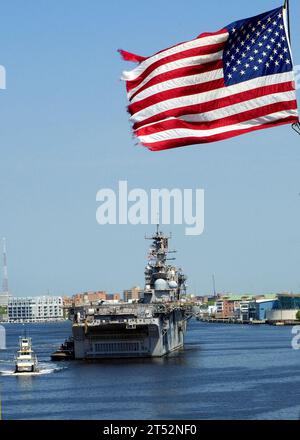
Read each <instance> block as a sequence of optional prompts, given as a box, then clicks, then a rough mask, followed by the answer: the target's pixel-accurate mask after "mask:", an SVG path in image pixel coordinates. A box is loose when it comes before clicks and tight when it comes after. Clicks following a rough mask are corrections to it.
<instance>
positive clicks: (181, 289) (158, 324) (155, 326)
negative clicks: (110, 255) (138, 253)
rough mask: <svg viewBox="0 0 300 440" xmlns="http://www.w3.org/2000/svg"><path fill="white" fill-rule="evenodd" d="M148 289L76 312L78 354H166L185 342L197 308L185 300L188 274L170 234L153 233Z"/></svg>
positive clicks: (77, 356)
mask: <svg viewBox="0 0 300 440" xmlns="http://www.w3.org/2000/svg"><path fill="white" fill-rule="evenodd" d="M145 238H146V239H147V240H151V241H152V243H151V246H150V250H149V254H148V261H147V265H146V268H145V288H144V290H143V295H142V298H141V300H139V302H138V303H132V304H131V303H120V304H105V303H104V304H99V305H97V306H96V307H92V306H85V307H82V308H81V309H79V310H76V311H75V313H74V322H73V326H72V333H73V340H74V357H75V359H86V360H92V359H102V358H132V357H162V356H165V355H167V354H168V353H170V352H173V351H175V350H178V349H180V348H182V347H183V345H184V334H185V332H186V330H187V321H188V320H189V319H190V318H191V317H192V315H193V307H192V306H189V305H188V303H187V302H186V300H185V296H186V276H185V275H184V274H183V272H182V270H181V269H177V268H176V267H175V266H174V265H173V264H170V261H171V260H175V258H169V254H170V253H174V252H175V251H170V250H169V239H170V238H171V237H169V236H165V235H164V234H163V233H162V232H160V230H159V227H157V231H156V233H155V234H154V235H153V236H151V237H145Z"/></svg>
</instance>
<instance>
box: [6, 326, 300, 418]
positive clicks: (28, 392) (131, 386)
mask: <svg viewBox="0 0 300 440" xmlns="http://www.w3.org/2000/svg"><path fill="white" fill-rule="evenodd" d="M5 328H6V333H7V350H5V351H0V371H1V376H0V387H1V394H2V409H3V418H4V419H89V420H90V419H125V420H126V419H148V420H149V419H150V420H151V419H182V420H184V419H197V420H199V419H200V420H201V419H299V418H300V350H298V351H297V350H293V349H292V346H291V341H292V333H291V330H292V328H291V327H271V326H242V325H219V324H207V323H201V322H198V321H196V320H192V321H191V322H190V323H189V330H188V333H187V336H186V345H185V350H183V351H180V352H179V353H176V354H172V355H170V356H169V357H165V358H162V359H142V360H141V359H140V360H105V361H102V362H99V363H85V362H82V361H73V362H64V363H53V362H51V361H50V354H51V353H52V352H53V351H54V350H55V349H56V348H58V346H59V345H60V344H61V343H62V342H63V340H64V339H65V338H66V337H68V336H69V335H70V331H71V327H70V323H69V322H61V323H49V324H28V325H26V328H27V331H28V333H29V336H31V337H32V341H33V348H34V350H35V351H36V353H37V355H38V358H39V361H40V364H41V370H42V373H43V374H41V375H39V376H35V377H28V376H27V377H25V376H24V377H20V376H13V375H12V374H11V373H12V371H13V367H14V364H13V357H14V353H15V351H16V349H17V344H18V337H19V336H20V335H22V334H23V329H24V327H23V326H22V325H18V324H14V325H13V324H7V325H5Z"/></svg>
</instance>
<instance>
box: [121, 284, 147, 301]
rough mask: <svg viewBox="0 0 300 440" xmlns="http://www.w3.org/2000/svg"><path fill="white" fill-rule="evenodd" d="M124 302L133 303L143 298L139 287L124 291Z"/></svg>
mask: <svg viewBox="0 0 300 440" xmlns="http://www.w3.org/2000/svg"><path fill="white" fill-rule="evenodd" d="M123 293H124V301H125V302H135V301H139V300H140V299H141V298H142V296H143V289H141V288H140V287H139V286H135V287H132V289H129V290H124V292H123Z"/></svg>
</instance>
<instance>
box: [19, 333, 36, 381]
mask: <svg viewBox="0 0 300 440" xmlns="http://www.w3.org/2000/svg"><path fill="white" fill-rule="evenodd" d="M15 361H16V367H15V373H37V372H38V360H37V357H36V354H35V353H34V351H33V350H32V343H31V338H27V337H26V335H25V336H24V337H20V338H19V350H18V351H17V355H16V359H15Z"/></svg>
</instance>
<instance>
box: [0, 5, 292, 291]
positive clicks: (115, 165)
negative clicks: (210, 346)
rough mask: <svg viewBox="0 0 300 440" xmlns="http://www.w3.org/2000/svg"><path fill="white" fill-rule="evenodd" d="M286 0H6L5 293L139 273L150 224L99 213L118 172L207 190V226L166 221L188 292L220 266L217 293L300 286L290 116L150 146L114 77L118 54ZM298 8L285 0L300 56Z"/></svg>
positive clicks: (140, 277) (137, 279)
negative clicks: (229, 134)
mask: <svg viewBox="0 0 300 440" xmlns="http://www.w3.org/2000/svg"><path fill="white" fill-rule="evenodd" d="M281 3H283V2H282V1H275V0H266V1H264V2H263V4H262V2H260V1H258V0H254V1H252V2H251V3H250V2H249V3H245V2H244V3H243V2H238V1H237V0H232V1H229V2H226V3H225V2H221V1H217V0H214V1H212V2H207V3H206V4H205V10H204V9H203V6H202V5H201V4H200V3H199V2H197V1H194V0H192V1H191V2H189V6H188V7H187V6H186V4H183V3H182V2H179V0H174V1H172V3H171V2H158V1H157V0H153V2H152V3H151V6H150V4H147V3H143V4H141V2H138V1H137V0H133V1H132V2H131V3H130V8H128V4H127V3H125V2H124V3H121V2H114V1H112V2H109V3H101V2H98V1H96V0H90V1H89V2H88V5H87V4H86V2H84V1H83V0H78V1H76V2H75V3H74V2H73V1H71V0H65V1H64V2H63V3H61V2H53V3H51V6H50V5H48V6H47V5H46V3H44V2H39V3H37V2H35V1H33V0H29V1H28V2H26V4H25V3H24V2H21V1H20V0H14V1H12V2H7V3H5V4H3V5H2V14H3V16H5V20H3V23H2V25H1V29H0V36H1V38H0V54H1V55H0V65H2V66H4V67H5V70H6V90H0V133H1V134H0V153H1V164H0V206H1V215H0V236H1V237H6V240H7V254H8V271H9V290H10V292H11V293H13V294H14V295H16V296H40V295H43V294H47V292H49V293H50V294H51V295H73V294H75V293H77V292H83V291H96V290H99V289H101V290H105V291H107V292H109V293H116V292H119V293H122V292H123V290H125V289H129V288H131V287H132V286H135V285H140V286H143V285H144V267H145V264H146V257H147V251H148V243H147V242H145V241H144V235H145V234H150V233H151V232H152V231H153V230H154V227H153V226H151V225H144V226H143V225H138V226H134V225H109V226H100V225H99V224H98V223H97V221H96V210H97V207H98V204H97V202H96V194H97V192H98V191H99V189H101V188H116V187H117V185H118V182H119V181H120V180H127V181H128V185H129V186H130V187H131V188H142V189H144V190H146V191H147V192H150V190H151V189H153V188H154V189H156V188H169V189H171V188H179V189H181V190H182V189H184V188H191V189H196V188H203V189H204V191H205V229H204V232H203V234H202V235H200V236H196V237H187V236H185V234H184V227H183V226H180V225H170V226H162V230H163V231H165V232H169V231H171V232H172V235H173V238H172V240H171V243H170V245H171V247H173V248H175V249H177V251H178V254H177V255H176V258H177V261H176V264H178V265H179V266H181V267H182V268H183V269H184V272H185V273H186V274H187V276H188V291H189V292H191V293H195V294H207V293H210V292H213V283H212V274H215V280H216V291H217V292H232V293H235V292H236V293H241V292H242V293H268V292H283V291H293V292H300V272H299V265H300V226H299V225H300V197H299V192H300V178H299V168H300V148H299V145H300V138H299V137H298V136H297V135H296V134H295V133H294V132H293V131H292V129H291V128H290V127H288V126H284V127H280V128H274V129H270V130H264V131H261V132H257V133H252V134H249V135H245V136H242V137H239V138H235V139H231V140H227V141H222V142H219V143H213V144H208V145H202V146H199V145H198V146H192V147H188V148H181V149H177V150H173V151H165V152H161V153H150V152H149V151H147V150H146V149H144V148H142V147H138V146H136V145H135V140H133V139H132V135H131V131H130V126H129V123H128V114H127V113H126V105H127V99H126V96H125V92H124V88H123V84H122V83H121V81H120V80H119V78H120V76H121V73H122V71H123V70H124V69H128V64H127V63H125V62H124V61H122V60H121V59H120V57H119V55H118V53H117V49H118V48H123V49H125V50H129V51H132V52H135V53H139V54H141V55H151V54H153V53H155V52H156V51H159V50H161V49H163V48H166V47H168V46H172V45H174V44H177V43H179V42H181V41H186V40H190V39H191V38H193V37H196V36H197V35H199V34H200V33H201V32H209V31H216V30H218V29H221V28H222V27H223V26H224V25H226V24H228V23H231V22H232V21H234V20H237V19H242V18H245V17H247V16H253V15H257V14H259V13H261V12H263V11H267V10H270V9H273V8H276V7H278V6H279V5H280V4H281ZM158 10H159V11H160V12H159V14H157V11H158ZM116 11H117V14H116ZM203 11H205V12H203ZM299 14H300V4H299V3H298V2H291V29H292V47H293V55H294V63H295V64H296V65H297V64H300V38H299V27H298V26H297V17H299ZM145 16H147V19H146V20H145ZM1 273H2V268H1ZM1 285H2V278H1Z"/></svg>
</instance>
